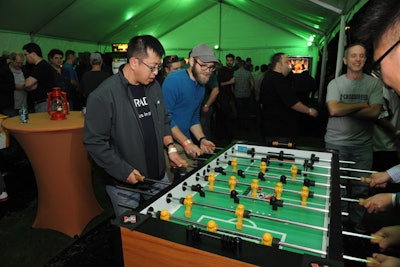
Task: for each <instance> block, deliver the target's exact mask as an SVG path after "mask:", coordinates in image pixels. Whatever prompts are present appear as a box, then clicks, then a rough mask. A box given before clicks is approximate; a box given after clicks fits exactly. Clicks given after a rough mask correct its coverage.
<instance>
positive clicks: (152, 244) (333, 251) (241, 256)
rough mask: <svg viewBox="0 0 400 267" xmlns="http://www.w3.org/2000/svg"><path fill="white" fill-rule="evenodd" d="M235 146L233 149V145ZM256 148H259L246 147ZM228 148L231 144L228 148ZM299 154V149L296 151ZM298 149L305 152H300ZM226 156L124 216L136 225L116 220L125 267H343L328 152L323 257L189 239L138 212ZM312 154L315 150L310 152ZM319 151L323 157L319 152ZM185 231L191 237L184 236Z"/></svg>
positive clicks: (335, 176)
mask: <svg viewBox="0 0 400 267" xmlns="http://www.w3.org/2000/svg"><path fill="white" fill-rule="evenodd" d="M233 145H234V144H233ZM247 145H257V144H247ZM228 147H232V145H230V146H228ZM297 149H299V148H297ZM300 150H309V148H302V149H300ZM225 151H227V149H223V150H221V151H219V152H218V153H217V154H215V155H214V156H212V157H210V158H209V159H208V160H206V161H205V162H204V163H203V164H201V166H199V167H198V168H196V169H193V170H192V171H191V172H190V173H188V174H186V175H185V176H183V177H182V178H180V179H179V180H177V181H175V182H174V183H173V184H172V185H170V186H168V187H167V188H166V189H164V190H163V191H161V192H160V193H158V194H157V195H155V196H154V197H152V198H151V199H150V200H149V201H148V202H146V203H144V204H143V205H141V206H139V207H138V208H137V209H136V210H134V211H132V212H128V213H127V214H125V215H130V214H135V215H136V220H137V223H136V224H134V225H126V224H124V223H122V222H123V220H122V219H121V218H119V226H120V227H121V229H120V230H121V240H122V248H123V254H124V264H125V266H158V265H160V264H164V265H165V266H189V264H191V265H192V264H193V265H194V266H280V267H286V266H287V267H295V266H301V267H303V266H304V267H305V266H312V267H314V266H329V267H341V266H344V264H343V244H342V225H341V208H340V207H341V205H340V181H339V180H340V176H339V158H338V154H337V153H335V152H329V153H332V161H331V179H330V180H331V191H330V194H331V197H330V201H331V204H330V216H329V218H330V222H329V226H328V228H329V231H328V235H329V242H328V243H329V244H328V246H327V256H326V258H320V257H316V256H311V255H309V254H298V253H294V252H290V251H286V250H282V249H279V248H276V247H268V246H264V245H260V244H256V243H253V242H250V241H246V240H242V241H241V242H240V244H239V245H235V244H226V243H223V242H222V241H221V240H222V239H221V238H219V237H218V235H217V236H215V235H213V234H202V235H201V236H200V238H195V239H194V238H192V237H190V235H191V234H190V230H188V228H190V226H184V225H181V224H176V223H171V222H166V221H162V220H160V219H157V218H153V217H152V216H150V215H148V214H141V213H140V211H141V210H143V209H145V208H146V207H148V206H149V205H151V204H152V203H153V202H154V201H156V200H157V199H158V198H159V197H161V196H163V195H164V194H166V193H167V192H168V191H169V190H170V189H171V188H173V187H175V186H178V185H180V184H181V183H182V182H183V181H184V180H185V179H186V178H188V177H190V176H191V175H192V174H195V173H196V172H197V170H198V169H200V168H202V167H203V166H205V165H207V164H208V163H209V162H211V161H212V160H213V159H215V158H217V157H218V156H220V155H221V154H222V153H224V152H225ZM312 151H317V150H315V149H313V150H312ZM319 151H320V152H326V151H321V150H319ZM188 232H189V233H188Z"/></svg>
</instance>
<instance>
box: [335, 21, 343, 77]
mask: <svg viewBox="0 0 400 267" xmlns="http://www.w3.org/2000/svg"><path fill="white" fill-rule="evenodd" d="M345 27H346V16H344V15H342V16H340V31H339V41H338V51H337V57H336V72H335V78H337V77H338V76H339V75H340V74H341V71H342V66H343V50H344V46H345V41H346V38H345V34H346V29H345Z"/></svg>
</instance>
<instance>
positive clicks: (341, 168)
mask: <svg viewBox="0 0 400 267" xmlns="http://www.w3.org/2000/svg"><path fill="white" fill-rule="evenodd" d="M339 170H340V171H350V172H363V173H376V171H370V170H362V169H352V168H345V167H340V168H339Z"/></svg>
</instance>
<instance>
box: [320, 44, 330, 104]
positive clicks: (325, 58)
mask: <svg viewBox="0 0 400 267" xmlns="http://www.w3.org/2000/svg"><path fill="white" fill-rule="evenodd" d="M325 40H326V38H325ZM327 62H328V43H327V42H325V44H324V47H323V49H322V62H321V76H320V79H319V90H318V103H319V104H320V105H322V104H323V102H324V101H325V95H326V88H325V78H326V77H325V76H326V63H327Z"/></svg>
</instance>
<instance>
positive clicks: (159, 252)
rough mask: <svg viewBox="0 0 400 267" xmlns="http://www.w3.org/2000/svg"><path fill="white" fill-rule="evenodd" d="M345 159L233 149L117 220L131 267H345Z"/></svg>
mask: <svg viewBox="0 0 400 267" xmlns="http://www.w3.org/2000/svg"><path fill="white" fill-rule="evenodd" d="M340 216H341V211H340V188H339V160H338V155H337V154H335V153H330V152H320V151H310V150H301V149H288V148H279V147H266V146H259V145H252V144H247V143H235V144H232V145H230V146H228V147H227V148H225V149H223V150H221V151H219V152H218V153H216V154H215V155H213V156H212V157H210V158H209V159H207V160H205V161H204V163H203V164H200V166H199V167H197V168H195V169H194V170H192V171H191V172H190V173H188V174H187V175H185V176H184V177H182V178H181V179H179V180H178V181H175V182H174V183H173V184H171V185H170V186H168V187H167V188H166V189H165V190H163V191H162V192H160V193H159V194H157V195H156V196H155V197H154V198H152V201H151V202H150V203H147V204H146V205H145V206H142V207H139V208H138V209H137V210H135V211H132V212H127V213H126V214H124V216H122V217H121V218H119V220H120V225H121V239H122V246H123V253H124V263H125V266H143V265H146V266H156V265H161V264H164V265H166V266H189V265H194V266H291V267H293V266H343V249H342V248H343V246H342V230H341V218H340Z"/></svg>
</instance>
